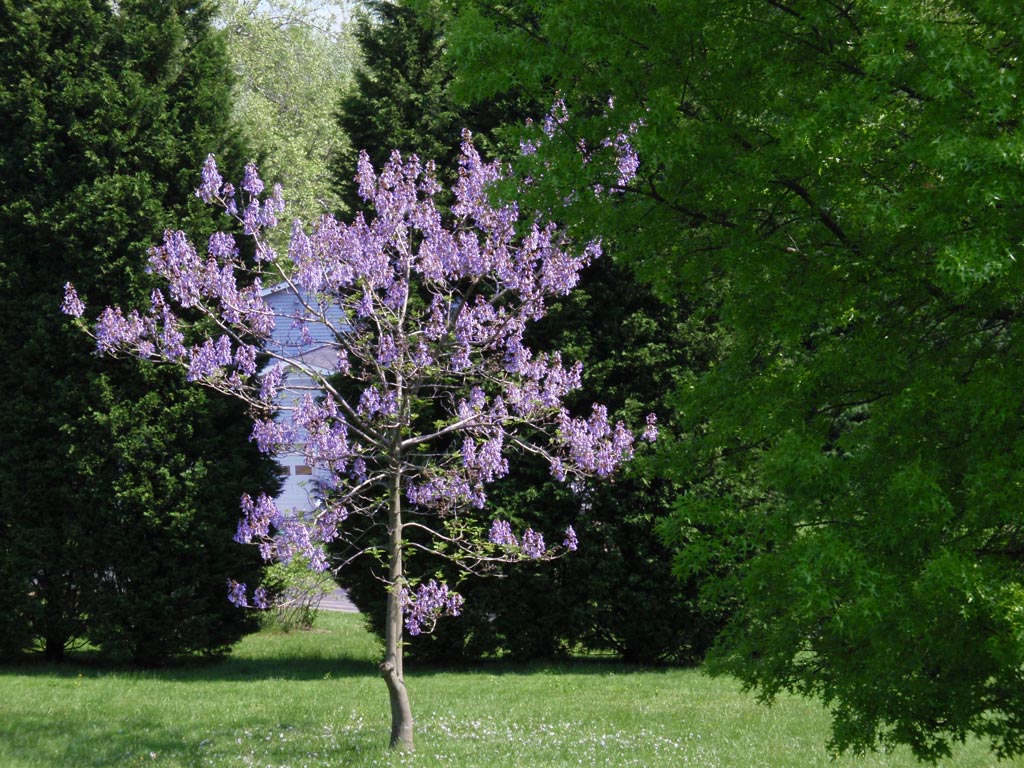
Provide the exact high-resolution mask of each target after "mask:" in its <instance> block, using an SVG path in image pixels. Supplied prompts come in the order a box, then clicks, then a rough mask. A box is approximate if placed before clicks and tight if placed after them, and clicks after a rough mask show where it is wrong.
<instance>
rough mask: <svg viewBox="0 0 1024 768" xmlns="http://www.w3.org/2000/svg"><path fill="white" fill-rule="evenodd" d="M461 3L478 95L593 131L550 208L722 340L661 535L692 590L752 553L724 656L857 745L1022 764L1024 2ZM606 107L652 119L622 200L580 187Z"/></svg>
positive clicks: (465, 67)
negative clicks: (529, 92)
mask: <svg viewBox="0 0 1024 768" xmlns="http://www.w3.org/2000/svg"><path fill="white" fill-rule="evenodd" d="M459 9H460V12H459V13H458V14H456V16H455V20H454V22H453V23H452V24H449V26H448V39H449V49H450V50H451V51H452V52H453V53H454V55H455V58H456V60H457V61H458V62H459V67H460V68H459V78H458V83H459V87H460V88H461V89H462V92H463V93H468V94H471V95H474V96H475V97H477V98H490V97H491V96H492V95H493V94H496V93H503V92H506V91H507V90H508V89H517V88H521V87H524V86H525V87H532V88H539V87H543V86H545V85H546V86H548V87H549V88H551V89H559V90H561V92H562V94H563V96H564V98H565V99H566V100H567V101H568V102H569V104H570V106H571V107H573V109H574V113H575V114H577V115H578V116H579V121H578V123H577V125H576V127H575V128H574V132H573V133H570V132H566V133H565V136H564V140H562V141H561V142H560V143H557V142H553V141H549V142H548V144H547V145H546V147H545V149H544V150H543V151H542V152H540V153H539V155H538V161H539V162H542V163H545V164H546V170H547V173H546V176H545V182H544V184H543V185H540V186H541V187H543V186H545V185H551V186H550V187H549V188H548V189H547V191H546V193H545V194H546V195H547V200H548V201H549V204H551V205H556V204H559V203H562V202H566V201H567V202H568V203H569V206H568V208H566V209H564V211H565V217H566V219H567V220H568V221H571V222H574V223H575V225H576V226H578V227H579V228H580V230H581V231H583V232H586V231H587V230H588V229H589V228H590V227H599V228H601V229H602V230H603V231H604V232H605V233H606V234H607V235H608V236H609V237H615V238H616V242H617V244H618V246H619V247H620V248H622V249H627V250H628V252H629V254H630V256H631V259H632V261H633V263H634V264H635V266H636V268H637V269H638V271H639V272H640V273H641V274H644V275H646V276H647V277H649V279H650V280H651V281H652V282H653V283H654V284H655V285H656V286H658V287H659V289H660V290H663V291H665V292H667V293H668V294H682V295H687V296H689V297H691V299H692V300H693V301H695V302H696V303H697V304H698V305H700V306H703V307H704V308H705V309H704V311H705V313H706V314H707V316H708V317H709V319H712V320H713V321H715V322H717V323H718V324H719V327H720V328H722V329H723V331H724V334H725V335H724V338H725V339H726V341H727V343H726V345H725V347H724V348H723V352H724V354H723V357H722V359H721V360H720V361H718V362H717V364H716V365H715V366H714V367H713V368H712V369H710V370H708V371H707V372H706V373H703V374H702V375H699V376H694V377H690V378H687V379H686V380H684V381H683V382H682V385H681V386H680V387H679V389H678V402H679V407H680V408H681V409H682V410H683V411H684V412H685V414H686V416H687V419H688V421H689V428H688V429H686V430H685V433H686V434H688V435H689V436H690V438H689V439H688V440H687V441H686V442H685V443H680V444H679V445H678V453H677V466H678V473H679V478H680V480H682V481H684V482H690V483H692V490H691V491H690V492H688V493H687V494H686V495H684V496H682V497H681V498H680V500H679V505H678V512H677V515H676V518H675V520H674V522H673V523H672V525H669V526H666V527H665V529H664V530H665V533H666V535H667V536H669V537H670V538H671V539H674V540H678V541H684V540H685V541H687V542H694V541H695V542H696V545H693V544H691V545H690V546H688V547H686V548H685V549H683V550H682V553H681V560H680V562H679V568H680V570H681V571H683V572H685V573H690V572H691V569H704V568H707V567H709V566H712V565H717V564H721V563H722V562H737V561H741V562H747V565H746V566H745V567H743V568H741V569H739V570H733V571H730V573H731V576H730V580H729V581H728V582H718V583H717V584H714V583H712V584H709V591H708V593H707V594H708V597H709V598H710V599H721V598H723V597H724V596H728V595H739V596H740V597H741V599H742V610H741V611H740V612H739V613H738V614H737V615H736V617H735V619H734V620H733V623H732V628H731V630H729V631H728V632H727V633H726V635H725V636H724V637H723V639H722V642H721V644H720V647H719V650H718V653H717V660H718V668H719V669H724V670H727V671H730V672H733V673H735V674H737V675H739V677H740V678H741V679H742V680H744V682H746V683H747V684H748V685H750V686H752V687H755V688H757V689H758V690H759V691H760V693H761V694H762V695H763V696H764V697H765V698H766V699H769V700H770V699H771V698H772V697H774V696H775V695H776V694H778V693H779V692H781V691H784V690H789V691H797V692H801V693H806V694H812V695H816V696H820V697H822V698H823V700H824V701H825V702H826V703H827V704H828V706H829V707H830V708H831V710H832V712H833V715H834V718H835V719H834V733H833V743H834V744H835V745H836V746H838V747H841V748H851V749H854V750H862V749H866V748H871V747H873V746H876V745H879V744H908V745H910V747H911V748H912V749H913V750H914V751H915V753H916V754H917V755H919V756H921V757H923V758H928V759H937V758H939V757H941V756H942V755H944V754H947V753H948V750H949V748H950V744H952V743H954V742H956V741H959V740H962V739H963V738H965V737H966V736H967V735H968V734H979V735H982V736H987V737H989V738H991V740H992V742H993V745H994V747H995V749H996V751H997V753H998V754H1000V755H1009V754H1018V753H1020V752H1022V751H1024V721H1022V719H1021V713H1022V712H1024V701H1022V699H1021V691H1022V690H1024V689H1022V686H1021V682H1022V680H1021V669H1022V663H1021V662H1022V660H1024V643H1022V641H1021V638H1022V637H1024V633H1022V631H1021V629H1022V624H1021V616H1022V615H1024V614H1022V612H1021V599H1022V598H1021V595H1022V594H1024V570H1022V567H1021V566H1022V558H1021V552H1022V550H1024V548H1022V546H1021V544H1022V542H1021V536H1020V532H1021V525H1020V514H1019V509H1020V507H1021V502H1022V500H1024V499H1022V493H1024V491H1022V489H1024V484H1022V482H1021V479H1022V478H1021V451H1022V441H1021V435H1022V433H1024V429H1022V428H1024V420H1022V419H1024V417H1022V414H1024V401H1022V399H1021V394H1020V392H1021V390H1020V387H1019V386H1017V382H1019V381H1020V379H1021V374H1022V368H1024V354H1022V342H1021V336H1022V334H1021V322H1020V317H1021V296H1022V291H1021V288H1022V283H1024V269H1022V267H1021V262H1020V255H1019V251H1020V245H1021V242H1022V240H1024V224H1022V221H1024V220H1022V217H1021V215H1020V213H1021V212H1020V210H1019V209H1020V199H1021V195H1020V188H1021V176H1020V173H1019V157H1020V151H1019V150H1020V142H1021V138H1020V131H1019V124H1020V121H1021V118H1022V115H1021V105H1020V98H1019V88H1020V82H1021V65H1020V57H1019V55H1018V54H1019V51H1020V49H1021V47H1022V45H1024V30H1022V28H1021V25H1020V20H1019V18H1018V15H1017V14H1016V13H1015V11H1014V9H1013V8H1011V7H1010V6H1009V5H1007V4H1005V3H1000V2H946V3H924V2H920V3H900V4H893V3H886V2H858V3H846V4H844V3H833V2H825V1H824V0H821V1H819V0H799V1H798V2H776V1H775V0H727V1H726V2H718V3H704V2H685V1H683V2H680V1H678V0H673V1H672V2H639V1H638V2H628V1H627V2H615V3H610V2H609V3H596V4H595V3H586V4H583V3H578V2H572V1H570V0H566V1H565V2H560V1H557V0H556V1H555V2H548V1H546V2H524V3H517V4H514V5H510V4H498V3H492V2H488V1H486V0H480V1H479V2H469V3H460V4H459ZM609 97H611V98H613V100H614V114H616V115H617V116H618V117H617V118H615V119H616V120H617V122H618V123H619V124H621V123H622V121H623V120H629V121H636V122H637V124H638V126H639V125H640V124H641V123H642V127H639V130H638V131H637V133H636V135H635V136H634V137H632V139H631V143H632V145H633V146H634V147H635V148H636V149H637V151H638V158H639V163H640V167H639V172H638V175H637V176H636V178H635V179H633V180H632V181H630V182H629V183H626V184H618V185H616V186H618V187H619V189H620V192H621V194H619V195H618V196H617V197H616V200H615V203H614V205H609V204H608V202H607V199H598V198H595V197H594V196H593V195H588V194H587V191H588V190H587V184H589V183H591V181H590V180H587V179H585V178H581V177H580V175H579V171H578V158H579V152H580V148H579V143H578V139H579V138H583V139H584V140H585V142H587V143H589V144H590V145H591V146H592V141H593V138H594V137H595V136H597V137H599V136H600V135H601V132H602V131H606V130H607V127H606V126H607V125H608V123H609V116H608V114H606V113H607V107H606V106H605V104H606V102H607V100H608V98H609ZM581 182H584V183H581ZM573 211H575V214H574V213H573ZM621 252H623V251H620V253H621ZM705 296H706V297H707V300H706V301H705V300H703V299H702V298H701V297H705ZM708 533H710V534H711V535H708ZM750 555H753V557H752V559H751V558H750Z"/></svg>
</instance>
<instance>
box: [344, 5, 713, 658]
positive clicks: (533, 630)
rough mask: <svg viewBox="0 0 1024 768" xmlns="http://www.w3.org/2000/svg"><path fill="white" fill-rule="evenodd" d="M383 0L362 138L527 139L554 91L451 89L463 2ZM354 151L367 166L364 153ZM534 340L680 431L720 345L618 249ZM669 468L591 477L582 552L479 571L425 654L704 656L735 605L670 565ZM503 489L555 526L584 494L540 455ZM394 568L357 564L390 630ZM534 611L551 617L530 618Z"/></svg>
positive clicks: (377, 8) (353, 96)
mask: <svg viewBox="0 0 1024 768" xmlns="http://www.w3.org/2000/svg"><path fill="white" fill-rule="evenodd" d="M370 7H371V10H372V15H371V16H368V17H366V18H364V19H363V20H362V22H361V24H360V27H359V30H358V33H357V39H358V40H359V42H360V45H361V47H362V51H363V59H364V67H363V69H361V70H359V71H357V73H356V88H355V90H353V91H352V92H351V93H349V94H347V95H346V96H345V98H344V99H343V100H342V102H341V108H340V113H339V125H340V126H341V128H342V129H343V130H344V131H345V132H346V134H347V136H348V138H349V141H350V144H351V147H352V148H353V151H358V150H359V149H365V150H366V151H367V152H368V153H369V154H370V157H371V158H374V159H375V160H377V161H381V160H383V159H386V157H387V156H388V154H389V153H390V152H391V151H392V150H393V149H398V150H399V151H400V152H402V153H410V152H415V153H417V154H418V155H420V157H421V158H423V159H432V158H438V159H439V160H441V161H442V162H443V163H445V164H446V166H442V167H454V165H453V164H452V163H451V157H452V155H453V154H454V149H455V147H456V144H457V137H458V135H459V132H460V131H461V130H462V129H463V128H469V129H470V130H472V131H473V132H474V134H475V135H478V136H482V137H483V142H482V143H484V144H485V145H486V146H489V147H491V148H492V151H498V150H499V149H501V148H503V149H504V150H505V151H506V153H508V151H509V150H511V151H512V152H516V153H518V151H519V148H518V144H515V145H514V147H509V146H507V144H506V145H504V146H503V141H502V136H503V135H504V134H505V133H506V132H509V129H510V127H513V126H518V125H521V124H522V123H523V122H524V120H525V119H526V118H527V117H528V116H530V115H531V114H532V115H536V116H539V115H540V114H543V112H545V111H547V109H548V108H549V106H550V105H549V104H545V105H541V104H540V103H538V102H536V101H534V100H533V99H531V98H528V96H529V92H528V91H525V90H524V91H518V90H516V89H511V90H510V92H508V93H505V94H503V95H502V96H501V97H500V98H497V99H493V100H488V101H487V103H486V104H478V105H477V106H474V107H468V106H465V105H464V104H460V103H459V102H457V101H456V100H455V99H454V98H453V97H452V94H451V92H450V89H449V85H450V83H451V81H452V77H453V70H452V68H451V65H450V64H449V63H448V62H447V61H445V60H444V58H443V53H444V49H445V46H446V42H445V36H444V31H445V23H446V21H447V18H448V16H447V15H446V14H445V12H444V11H443V10H442V9H441V7H440V5H439V4H437V3H433V2H424V3H420V4H417V5H416V7H415V9H414V8H412V7H410V6H409V4H405V3H397V4H393V3H387V2H377V3H372V4H371V6H370ZM546 96H548V95H547V94H546ZM548 97H549V96H548ZM343 160H344V162H346V163H351V164H352V166H351V167H352V168H354V162H355V161H354V159H352V158H343ZM442 162H439V163H438V164H439V166H441V165H442ZM351 176H352V170H351V169H346V168H342V167H339V169H338V172H337V179H338V183H339V185H340V188H341V189H342V191H343V196H345V197H346V198H347V199H352V198H353V197H354V195H355V189H354V185H353V184H351V183H349V177H351ZM610 250H611V253H613V254H614V248H612V249H610ZM530 342H531V344H532V345H533V347H534V348H536V349H541V350H549V349H550V350H553V349H562V350H565V352H566V353H567V355H568V356H569V357H570V358H571V359H574V360H580V361H582V362H583V363H584V390H583V391H582V392H580V393H578V394H577V395H576V396H575V404H576V405H577V406H579V407H586V406H587V405H588V404H589V403H591V402H593V401H594V400H597V399H602V400H605V401H606V402H608V404H609V406H610V407H612V408H614V409H615V411H616V414H617V415H618V416H622V417H625V418H627V420H629V419H630V418H632V419H634V420H635V418H636V417H637V416H641V415H642V414H645V413H648V412H650V411H652V410H653V411H657V412H658V413H659V414H661V415H662V417H663V422H662V428H663V430H668V432H671V431H673V429H674V421H675V419H674V417H673V412H674V407H673V405H671V404H670V403H669V400H668V397H669V395H670V393H671V392H672V390H673V389H674V386H673V382H674V381H676V380H678V379H679V378H680V377H681V376H682V375H683V372H684V371H687V370H690V369H691V368H692V369H700V368H702V367H703V366H705V365H706V364H707V361H708V360H709V359H710V357H711V356H712V355H713V352H714V350H713V346H714V345H713V340H712V339H710V338H709V337H708V335H707V333H705V331H704V330H703V329H702V328H700V327H699V324H698V323H697V322H696V321H694V320H692V319H691V307H690V306H689V305H688V304H686V303H685V302H681V301H676V300H670V301H659V300H658V299H657V298H656V297H655V296H654V295H653V293H652V291H651V290H650V289H649V288H647V287H645V286H644V285H642V284H641V283H640V282H639V281H638V280H637V279H636V278H635V277H634V276H633V274H632V273H631V272H630V271H629V270H627V269H623V268H621V267H617V266H616V265H615V263H614V262H613V261H612V260H611V259H601V260H599V261H598V262H597V263H595V264H594V265H593V266H591V267H590V268H589V269H588V270H587V272H586V273H585V275H584V279H583V281H582V283H581V286H580V288H578V289H577V291H575V292H574V294H573V296H572V297H571V298H570V299H568V300H566V301H564V302H560V303H558V305H557V306H556V308H555V309H554V311H553V313H552V315H551V316H549V317H548V318H545V320H544V321H543V322H542V323H540V324H538V326H537V327H536V328H534V329H531V332H530ZM709 345H711V346H710V347H709ZM598 393H600V396H599V395H598ZM663 475H664V473H663V472H661V471H660V470H659V469H658V468H657V467H656V466H655V465H654V464H652V463H650V462H644V461H637V462H634V464H633V465H631V466H630V467H627V468H626V469H625V471H624V472H623V475H622V477H621V478H620V479H618V480H617V481H616V483H615V484H613V485H609V486H597V487H594V488H590V489H588V490H587V491H586V509H587V513H586V517H587V521H588V523H589V524H590V525H589V526H588V527H586V528H581V529H580V549H579V551H577V552H576V553H574V554H573V556H572V557H570V558H566V559H565V560H563V561H559V562H558V563H543V564H534V565H527V566H524V567H520V568H515V569H509V570H508V571H507V572H495V573H493V574H492V578H488V579H478V580H472V581H470V582H467V583H466V584H465V586H464V587H463V588H462V589H463V591H464V592H465V594H466V595H467V602H466V608H465V610H464V612H463V615H462V616H460V618H459V619H458V620H457V621H452V622H447V623H444V624H442V625H439V626H438V627H437V629H436V631H435V632H434V633H433V634H430V635H421V636H418V637H414V638H411V639H410V641H409V642H410V648H409V650H410V653H411V654H412V655H414V656H418V657H421V658H422V657H430V658H434V659H449V658H473V657H479V656H481V655H485V654H490V653H496V652H498V651H501V652H504V653H506V654H508V653H511V654H514V655H516V656H519V657H550V656H554V655H558V654H560V653H564V652H565V651H567V650H568V649H570V648H572V647H576V646H578V645H579V644H580V643H581V642H582V643H585V644H586V645H587V646H588V647H591V648H599V649H610V650H613V651H616V652H618V653H620V654H621V655H623V656H624V657H626V658H629V659H631V660H636V661H653V660H672V661H682V662H693V661H696V660H699V659H701V658H702V657H703V654H704V651H705V650H706V648H707V646H708V644H709V643H710V640H711V639H712V638H713V637H714V635H715V633H716V631H717V628H718V626H719V624H720V618H719V617H720V614H722V613H723V612H724V611H723V610H720V609H719V608H715V609H713V610H712V611H710V612H709V613H708V612H705V611H704V610H703V609H702V608H701V607H699V606H698V604H697V600H696V596H697V595H696V584H695V582H691V583H686V584H680V583H678V582H676V581H675V580H673V579H671V578H667V577H666V569H665V563H666V562H667V561H668V560H669V559H670V557H671V554H670V550H669V549H668V548H666V547H665V546H664V545H663V544H662V543H661V541H660V539H659V537H658V534H657V532H656V524H657V523H658V522H659V521H660V520H662V519H663V518H664V517H665V515H666V514H667V511H668V509H669V507H670V505H671V502H672V499H674V497H675V496H676V495H677V494H678V493H679V492H680V486H678V485H676V484H675V483H674V482H672V481H670V480H666V479H665V478H664V476H663ZM493 498H494V500H495V503H496V504H497V505H498V507H499V508H500V509H501V511H502V514H504V515H506V516H508V517H509V518H510V519H513V520H516V521H519V522H521V523H522V524H524V525H532V526H534V527H539V528H547V527H550V526H561V527H563V528H564V527H565V525H568V524H570V523H572V521H573V519H574V516H575V514H576V512H575V510H576V509H577V508H578V507H579V505H580V501H581V500H580V497H579V496H578V495H574V494H573V493H572V492H571V491H569V490H567V489H566V488H564V486H562V485H561V484H560V483H557V482H555V481H553V480H552V478H551V475H550V472H549V471H548V469H547V468H546V466H545V465H544V462H540V461H538V462H530V461H525V462H523V463H522V464H520V465H518V466H517V467H516V468H514V469H513V471H512V473H511V475H510V476H509V477H508V478H506V479H504V480H503V481H501V482H500V483H498V484H497V485H496V487H495V491H494V495H493ZM420 567H423V568H424V569H425V570H424V572H423V574H422V575H423V576H424V577H429V576H430V575H432V574H433V573H434V569H436V571H437V573H438V574H443V575H444V576H445V577H446V578H448V579H449V580H451V579H453V578H454V577H455V573H454V571H453V570H452V569H451V568H449V567H448V566H446V565H445V564H444V563H442V562H441V561H438V560H435V561H426V562H425V563H424V565H422V566H420ZM382 575H383V573H382V571H381V570H380V568H377V569H376V572H375V573H369V572H367V571H358V570H355V569H350V570H348V571H347V572H345V573H344V574H342V578H343V580H344V582H345V585H346V586H347V587H349V589H350V591H351V594H352V596H353V598H354V600H355V601H356V602H357V604H359V605H360V607H361V608H363V610H364V611H366V612H367V613H368V615H369V616H370V619H371V624H372V626H373V627H374V629H375V630H376V631H377V632H378V633H383V631H384V613H383V610H384V601H383V599H382V598H381V597H380V596H379V595H378V592H379V590H378V589H377V583H378V581H377V580H378V578H379V577H380V576H382ZM524 612H528V613H530V615H532V616H535V617H537V620H536V621H533V622H531V623H529V625H524V624H523V622H522V621H521V617H522V614H523V613H524Z"/></svg>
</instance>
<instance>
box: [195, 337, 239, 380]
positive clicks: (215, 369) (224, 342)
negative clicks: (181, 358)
mask: <svg viewBox="0 0 1024 768" xmlns="http://www.w3.org/2000/svg"><path fill="white" fill-rule="evenodd" d="M188 354H189V364H188V374H187V375H186V376H185V378H186V379H187V380H188V381H202V380H204V379H210V378H213V377H215V376H217V375H219V374H221V373H222V372H223V369H224V367H225V366H228V365H231V363H232V362H233V356H232V354H231V339H230V338H228V337H227V336H220V337H218V338H217V339H207V340H206V341H204V342H203V343H202V344H200V345H199V346H196V347H192V348H190V349H189V351H188Z"/></svg>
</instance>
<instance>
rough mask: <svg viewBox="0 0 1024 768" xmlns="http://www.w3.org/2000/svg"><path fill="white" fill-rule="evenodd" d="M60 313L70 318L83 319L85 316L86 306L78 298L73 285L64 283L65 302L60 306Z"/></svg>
mask: <svg viewBox="0 0 1024 768" xmlns="http://www.w3.org/2000/svg"><path fill="white" fill-rule="evenodd" d="M60 311H61V312H63V313H64V314H65V315H68V316H70V317H81V316H82V315H84V314H85V304H83V303H82V300H81V299H79V298H78V293H77V292H76V291H75V286H73V285H72V284H71V283H64V302H63V303H62V304H61V305H60Z"/></svg>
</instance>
